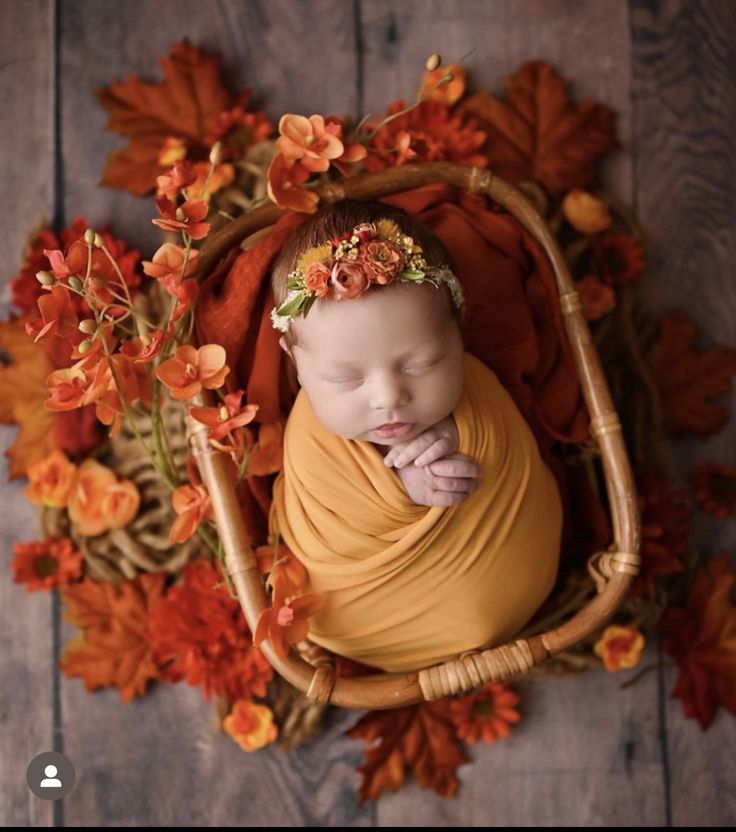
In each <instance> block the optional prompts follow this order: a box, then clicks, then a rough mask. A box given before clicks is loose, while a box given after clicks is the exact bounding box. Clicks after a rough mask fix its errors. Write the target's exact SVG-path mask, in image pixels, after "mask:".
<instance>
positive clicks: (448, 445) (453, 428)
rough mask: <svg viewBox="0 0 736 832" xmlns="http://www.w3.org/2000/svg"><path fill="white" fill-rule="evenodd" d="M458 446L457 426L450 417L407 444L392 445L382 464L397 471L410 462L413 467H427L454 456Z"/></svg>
mask: <svg viewBox="0 0 736 832" xmlns="http://www.w3.org/2000/svg"><path fill="white" fill-rule="evenodd" d="M459 446H460V437H459V435H458V432H457V425H456V424H455V420H454V419H453V418H452V416H451V415H450V416H446V417H445V418H444V419H442V420H441V421H439V422H437V424H435V425H432V427H431V428H427V430H425V431H424V433H420V434H419V436H417V437H415V438H414V439H412V440H410V441H409V442H404V443H399V444H398V445H394V446H393V447H392V448H391V450H390V451H389V452H388V453H387V454H386V456H385V457H384V458H383V463H384V465H388V466H393V467H395V468H399V469H401V468H403V467H404V466H405V465H408V464H409V463H410V462H414V465H427V464H429V463H430V462H434V461H435V460H437V459H442V458H443V457H446V456H449V455H450V454H454V453H455V452H456V451H457V449H458V447H459Z"/></svg>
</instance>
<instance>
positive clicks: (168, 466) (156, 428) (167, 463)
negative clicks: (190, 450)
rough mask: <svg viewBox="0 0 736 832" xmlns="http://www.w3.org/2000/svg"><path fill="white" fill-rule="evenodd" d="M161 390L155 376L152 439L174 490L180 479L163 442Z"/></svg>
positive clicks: (163, 470) (163, 471)
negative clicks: (160, 405)
mask: <svg viewBox="0 0 736 832" xmlns="http://www.w3.org/2000/svg"><path fill="white" fill-rule="evenodd" d="M160 389H161V382H160V380H159V378H158V376H155V375H154V378H153V396H152V401H151V438H152V439H153V447H154V449H155V451H156V456H157V457H158V458H159V459H160V460H161V469H162V473H163V476H164V478H165V479H166V482H167V483H169V485H170V486H171V487H172V488H176V487H177V486H178V485H179V477H178V475H177V473H176V469H175V467H174V465H173V464H172V462H171V460H170V459H169V458H168V455H167V454H166V451H165V450H164V447H163V443H162V442H161V427H162V421H161V409H160V408H159V406H158V402H159V391H160Z"/></svg>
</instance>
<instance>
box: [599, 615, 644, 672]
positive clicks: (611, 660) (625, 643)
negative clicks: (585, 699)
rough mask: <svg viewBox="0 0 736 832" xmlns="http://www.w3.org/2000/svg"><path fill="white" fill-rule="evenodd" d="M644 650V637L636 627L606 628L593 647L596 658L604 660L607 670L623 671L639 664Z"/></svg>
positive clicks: (615, 626) (613, 626)
mask: <svg viewBox="0 0 736 832" xmlns="http://www.w3.org/2000/svg"><path fill="white" fill-rule="evenodd" d="M643 649H644V636H643V635H642V634H641V632H640V631H639V630H638V629H637V628H636V627H634V626H632V625H628V626H626V627H619V626H617V625H612V626H610V627H606V629H605V630H604V631H603V635H602V636H601V637H600V638H599V639H598V641H596V643H595V644H594V645H593V651H594V652H595V654H596V656H598V657H599V658H601V659H602V660H603V664H604V666H605V668H606V670H609V671H614V670H622V669H623V668H627V667H634V666H635V665H637V664H639V660H640V659H641V651H642V650H643Z"/></svg>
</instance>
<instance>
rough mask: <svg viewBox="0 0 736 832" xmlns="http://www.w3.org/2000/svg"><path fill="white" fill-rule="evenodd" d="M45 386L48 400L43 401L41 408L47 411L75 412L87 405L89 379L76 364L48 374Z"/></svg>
mask: <svg viewBox="0 0 736 832" xmlns="http://www.w3.org/2000/svg"><path fill="white" fill-rule="evenodd" d="M46 386H47V387H48V390H49V394H50V398H48V399H46V400H45V401H44V403H43V406H44V407H45V408H46V409H47V410H56V411H62V410H75V409H76V408H78V407H82V405H85V404H89V401H87V400H86V397H87V388H88V387H89V379H88V378H87V374H86V373H85V371H84V370H83V369H82V368H81V367H79V366H78V365H76V364H75V365H73V366H71V367H62V369H60V370H54V371H53V372H51V373H49V375H48V376H47V377H46Z"/></svg>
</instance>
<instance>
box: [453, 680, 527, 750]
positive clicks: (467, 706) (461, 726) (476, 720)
mask: <svg viewBox="0 0 736 832" xmlns="http://www.w3.org/2000/svg"><path fill="white" fill-rule="evenodd" d="M519 700H520V697H519V695H518V694H517V693H515V692H514V691H513V690H512V688H511V687H510V686H509V685H507V684H506V683H505V682H488V684H486V685H485V686H484V687H483V688H481V689H480V690H479V691H477V692H475V693H471V694H469V695H468V696H463V697H461V698H459V699H451V700H450V701H449V706H450V714H451V716H452V718H453V721H454V722H455V725H456V727H457V735H458V737H460V739H463V740H467V741H468V742H478V740H481V739H482V740H483V741H484V742H487V743H494V742H496V740H497V739H500V738H502V737H508V736H509V734H510V733H511V727H510V726H511V725H512V724H513V723H516V722H519V721H520V720H521V716H520V714H519V712H518V711H517V710H516V709H515V705H517V704H518V703H519Z"/></svg>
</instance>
